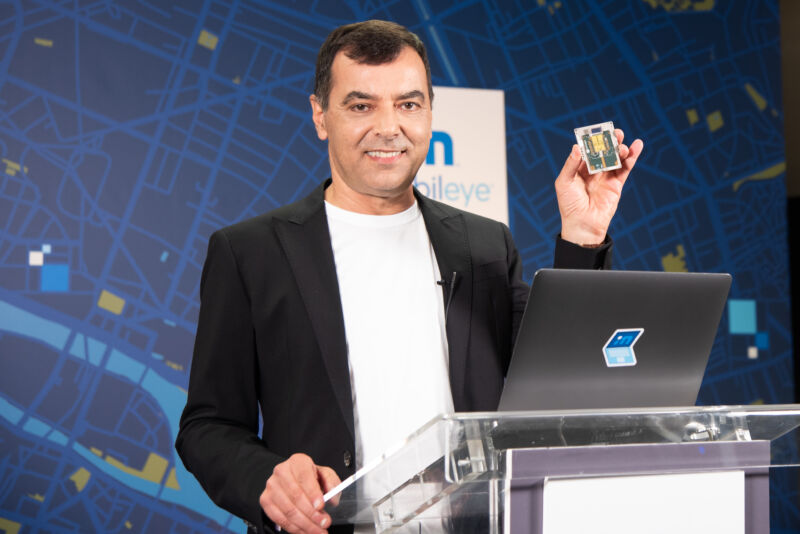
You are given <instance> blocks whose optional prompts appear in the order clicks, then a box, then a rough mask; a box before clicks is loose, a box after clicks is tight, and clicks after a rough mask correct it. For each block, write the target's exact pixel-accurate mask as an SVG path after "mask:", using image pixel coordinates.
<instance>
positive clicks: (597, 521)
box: [543, 471, 745, 534]
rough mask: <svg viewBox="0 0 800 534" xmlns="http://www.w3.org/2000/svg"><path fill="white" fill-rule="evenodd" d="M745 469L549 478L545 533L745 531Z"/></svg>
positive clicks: (709, 533)
mask: <svg viewBox="0 0 800 534" xmlns="http://www.w3.org/2000/svg"><path fill="white" fill-rule="evenodd" d="M744 502H745V501H744V472H743V471H723V472H713V473H688V474H669V475H647V476H621V477H597V478H582V479H550V480H547V481H545V484H544V512H543V513H544V517H543V526H544V534H576V533H581V534H583V533H586V532H591V533H592V534H606V533H608V534H612V533H613V534H633V533H636V534H641V533H642V532H647V533H650V534H658V533H670V534H673V533H675V532H702V533H703V534H712V533H714V534H716V533H719V534H744Z"/></svg>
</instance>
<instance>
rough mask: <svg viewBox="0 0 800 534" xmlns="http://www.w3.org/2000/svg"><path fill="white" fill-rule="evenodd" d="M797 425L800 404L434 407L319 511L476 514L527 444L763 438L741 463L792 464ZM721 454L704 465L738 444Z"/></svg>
mask: <svg viewBox="0 0 800 534" xmlns="http://www.w3.org/2000/svg"><path fill="white" fill-rule="evenodd" d="M798 428H800V405H761V406H714V407H688V408H642V409H614V410H592V411H536V412H478V413H456V414H450V415H441V416H438V417H436V418H434V419H433V420H431V421H430V422H428V423H427V424H426V425H424V426H423V427H422V428H420V429H419V430H418V431H417V432H415V433H414V434H412V435H411V436H409V437H408V438H407V439H405V440H404V441H403V442H402V443H398V444H397V445H396V446H395V447H393V448H392V449H391V450H389V451H387V452H386V453H385V454H384V455H383V456H382V457H381V458H380V459H377V460H375V461H374V462H371V463H370V464H369V465H365V466H363V467H361V468H360V469H359V470H358V471H357V472H356V473H355V474H354V475H353V476H351V477H350V478H348V479H346V480H345V481H343V482H342V483H341V484H340V485H339V486H337V487H336V488H335V489H334V490H332V491H330V492H329V493H328V494H326V495H325V501H326V503H327V504H326V511H327V512H328V513H329V514H330V515H331V517H332V518H333V523H334V524H343V523H355V524H374V525H375V527H376V530H377V532H383V531H388V530H394V529H396V528H397V527H398V526H401V525H404V524H406V523H408V522H409V521H411V520H415V521H416V520H419V519H420V518H427V519H428V520H436V521H438V520H440V519H441V518H444V517H449V516H451V515H452V514H453V513H454V512H453V511H454V510H458V511H459V513H461V514H463V513H464V511H465V510H467V511H468V510H471V509H474V513H475V514H483V513H484V512H485V510H481V509H479V508H480V507H478V508H475V507H474V506H473V503H475V502H478V501H480V502H485V501H486V500H485V499H477V500H476V496H481V495H487V496H488V495H489V494H490V493H491V492H493V491H497V487H498V484H502V483H504V481H505V482H507V481H508V480H509V479H510V478H513V479H514V480H515V481H517V480H519V479H520V477H524V476H527V475H525V474H524V473H523V474H520V473H512V471H511V469H510V467H509V464H510V460H509V453H510V452H512V451H524V450H526V449H537V450H541V449H554V448H561V449H563V450H565V451H566V450H567V449H566V448H585V447H595V448H597V447H605V448H608V447H611V446H613V447H615V449H614V450H617V451H619V450H623V451H624V449H618V447H639V448H640V449H641V447H642V446H643V445H661V446H662V447H660V448H655V447H649V448H648V451H649V452H650V453H652V452H653V451H655V454H657V455H658V454H660V453H659V451H661V450H664V451H666V450H668V449H669V448H670V447H671V448H672V449H675V448H676V447H680V445H679V444H684V445H683V447H687V446H689V444H695V446H697V444H700V445H701V446H703V445H704V444H706V445H705V446H706V447H710V445H708V444H712V443H713V444H720V443H726V442H762V443H766V445H765V447H766V448H768V449H769V454H765V455H762V457H759V458H758V459H756V460H753V459H752V458H748V462H749V463H748V464H747V465H748V468H751V469H752V468H774V467H784V466H797V465H800V448H799V447H798V437H800V432H799V431H798ZM667 444H673V445H667ZM766 448H765V449H764V450H766ZM592 450H597V449H592ZM631 450H632V449H631ZM724 456H725V457H726V459H727V460H726V461H725V462H722V463H717V464H715V465H709V466H705V467H703V469H704V470H714V469H731V468H734V467H735V463H736V458H735V454H734V455H732V454H731V453H730V452H729V451H728V450H726V452H725V454H724ZM607 469H608V471H607V472H603V468H601V469H600V470H599V471H598V470H594V471H593V472H592V476H603V475H608V476H612V475H616V474H620V473H619V471H617V470H616V469H617V467H615V466H614V465H613V464H611V465H609V466H608V468H607ZM697 469H698V466H697V464H691V465H686V466H681V465H680V464H671V465H667V464H664V463H659V462H652V463H649V464H647V466H644V467H641V468H640V470H639V471H638V473H641V474H660V473H678V472H682V471H687V472H688V471H692V470H693V471H697ZM628 474H629V473H628ZM414 532H417V527H415V528H414Z"/></svg>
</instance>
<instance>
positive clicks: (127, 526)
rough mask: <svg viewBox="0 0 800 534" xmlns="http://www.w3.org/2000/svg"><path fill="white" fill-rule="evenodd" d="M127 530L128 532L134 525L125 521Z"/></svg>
mask: <svg viewBox="0 0 800 534" xmlns="http://www.w3.org/2000/svg"><path fill="white" fill-rule="evenodd" d="M125 528H127V529H128V530H130V529H132V528H133V525H132V524H131V522H130V521H125Z"/></svg>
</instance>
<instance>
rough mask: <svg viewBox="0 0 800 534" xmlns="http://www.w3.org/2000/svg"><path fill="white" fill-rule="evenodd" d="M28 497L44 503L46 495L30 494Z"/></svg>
mask: <svg viewBox="0 0 800 534" xmlns="http://www.w3.org/2000/svg"><path fill="white" fill-rule="evenodd" d="M28 497H30V498H31V499H33V500H34V501H39V502H44V495H42V494H41V493H29V494H28Z"/></svg>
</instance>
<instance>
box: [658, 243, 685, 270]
mask: <svg viewBox="0 0 800 534" xmlns="http://www.w3.org/2000/svg"><path fill="white" fill-rule="evenodd" d="M661 265H662V266H663V267H664V270H665V271H666V272H668V273H688V272H689V269H688V268H687V267H686V249H685V248H683V245H678V246H677V247H676V254H673V253H672V252H670V253H669V254H667V255H665V256H662V257H661Z"/></svg>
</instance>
